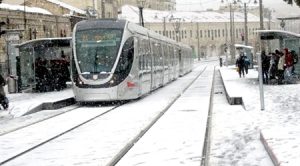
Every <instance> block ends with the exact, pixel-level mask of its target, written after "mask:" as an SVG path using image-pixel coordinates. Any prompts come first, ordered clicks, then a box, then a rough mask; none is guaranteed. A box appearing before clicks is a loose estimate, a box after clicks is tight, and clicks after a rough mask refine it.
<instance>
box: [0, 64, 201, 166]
mask: <svg viewBox="0 0 300 166" xmlns="http://www.w3.org/2000/svg"><path fill="white" fill-rule="evenodd" d="M205 69H206V68H202V70H201V72H198V73H197V74H195V73H194V74H193V73H192V74H189V75H188V76H185V77H189V76H191V78H192V77H193V78H192V79H191V78H190V79H181V82H184V83H185V86H184V87H180V88H178V87H175V88H176V90H175V89H174V87H172V85H168V86H166V87H164V88H162V89H160V90H159V91H160V92H158V91H155V92H153V93H152V94H151V95H149V96H146V97H144V98H142V99H140V100H136V101H132V102H129V103H126V104H124V105H120V106H107V107H76V108H74V109H71V110H70V111H67V112H66V113H62V114H59V115H56V116H53V117H51V118H47V119H44V120H42V121H39V122H36V123H33V124H30V125H27V126H24V127H22V128H18V129H17V130H14V131H10V132H9V133H6V134H2V135H1V136H0V149H1V152H0V165H18V164H20V165H31V164H32V163H31V164H30V163H26V161H34V162H37V163H43V165H58V164H61V163H64V162H65V161H68V162H69V163H68V164H67V165H75V164H81V165H94V164H95V163H93V162H95V161H94V160H96V159H97V162H99V163H100V165H115V164H116V163H117V162H118V161H119V160H120V159H121V158H122V157H123V156H124V155H125V154H126V153H127V152H128V151H129V150H130V149H131V148H132V146H133V145H134V144H135V143H136V142H137V141H139V139H140V138H141V137H142V136H143V135H144V134H145V133H146V132H147V131H148V130H149V129H150V128H151V127H152V126H153V125H154V124H155V123H156V122H157V121H158V119H160V118H161V117H162V116H163V115H164V114H165V112H166V111H168V108H170V107H171V106H172V104H173V103H174V102H175V101H176V100H177V99H178V98H179V97H180V96H181V94H182V93H183V92H184V91H185V90H186V89H187V88H188V87H189V86H191V85H192V83H193V82H194V81H195V80H196V79H197V78H198V77H199V76H200V75H201V74H202V73H203V72H204V71H205ZM170 91H172V92H174V93H173V94H172V93H170V95H169V96H168V98H167V99H166V98H165V95H162V94H165V93H167V92H170ZM154 99H155V100H157V103H156V105H153V103H151V102H153V100H154ZM150 106H151V108H149V107H150ZM20 139H22V140H20ZM11 140H15V141H11ZM2 149H3V150H2ZM60 152H63V153H60ZM43 153H44V155H43ZM60 155H61V156H60ZM24 161H25V162H24Z"/></svg>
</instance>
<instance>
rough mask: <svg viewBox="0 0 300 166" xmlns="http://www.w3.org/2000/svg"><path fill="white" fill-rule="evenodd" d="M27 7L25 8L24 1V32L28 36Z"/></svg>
mask: <svg viewBox="0 0 300 166" xmlns="http://www.w3.org/2000/svg"><path fill="white" fill-rule="evenodd" d="M26 22H27V21H26V7H25V0H24V32H25V34H26V24H27V23H26Z"/></svg>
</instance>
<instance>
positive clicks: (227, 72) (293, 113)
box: [221, 66, 300, 166]
mask: <svg viewBox="0 0 300 166" xmlns="http://www.w3.org/2000/svg"><path fill="white" fill-rule="evenodd" d="M221 73H222V76H223V79H224V82H225V84H226V87H227V89H229V90H228V91H232V93H233V94H235V95H238V94H239V95H240V96H242V98H243V101H244V104H245V109H246V114H245V115H244V117H240V116H236V115H237V114H235V115H230V114H228V116H235V121H234V123H235V122H236V121H238V122H239V123H238V124H244V123H247V121H248V123H247V124H251V125H249V126H248V127H247V128H244V131H241V132H243V133H247V132H248V133H251V132H253V133H252V134H254V135H255V136H256V138H259V132H261V133H262V134H263V135H264V137H265V139H266V142H267V143H268V145H269V148H270V149H271V150H272V152H273V153H274V154H275V157H276V158H277V160H278V162H279V163H281V165H289V166H290V165H293V166H294V165H298V164H295V163H297V162H298V163H299V162H300V156H299V154H300V148H299V147H298V145H299V144H300V138H299V133H300V126H299V125H298V123H297V122H298V119H299V118H300V102H299V101H300V98H299V92H300V86H299V84H293V85H291V84H290V85H264V86H263V87H264V88H263V90H264V101H265V110H261V105H260V96H259V86H258V79H257V78H258V73H257V71H255V70H250V71H249V74H248V75H246V77H245V78H239V76H238V73H237V72H236V70H235V69H234V67H232V66H231V67H228V68H226V67H223V68H221ZM224 116H226V114H224ZM224 119H225V118H224ZM231 119H232V118H231ZM226 123H233V122H230V121H226ZM250 129H252V130H250ZM247 130H249V131H247ZM244 138H245V135H244ZM244 141H245V140H244ZM248 141H249V140H248Z"/></svg>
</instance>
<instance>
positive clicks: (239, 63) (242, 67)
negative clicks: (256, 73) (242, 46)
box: [236, 53, 245, 78]
mask: <svg viewBox="0 0 300 166" xmlns="http://www.w3.org/2000/svg"><path fill="white" fill-rule="evenodd" d="M236 67H237V68H238V73H239V76H240V78H241V77H242V75H243V77H245V55H244V53H241V54H240V56H239V58H238V59H237V60H236Z"/></svg>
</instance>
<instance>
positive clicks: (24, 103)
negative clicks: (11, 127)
mask: <svg viewBox="0 0 300 166" xmlns="http://www.w3.org/2000/svg"><path fill="white" fill-rule="evenodd" d="M71 97H74V94H73V92H72V89H70V88H68V89H65V90H62V91H55V92H46V93H12V94H7V98H8V100H9V108H8V110H0V121H3V120H8V119H11V118H15V117H20V116H22V115H24V114H25V113H27V112H28V111H29V110H31V109H33V108H35V107H37V106H39V105H40V104H42V103H44V102H55V101H60V100H63V99H67V98H71Z"/></svg>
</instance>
